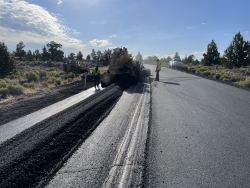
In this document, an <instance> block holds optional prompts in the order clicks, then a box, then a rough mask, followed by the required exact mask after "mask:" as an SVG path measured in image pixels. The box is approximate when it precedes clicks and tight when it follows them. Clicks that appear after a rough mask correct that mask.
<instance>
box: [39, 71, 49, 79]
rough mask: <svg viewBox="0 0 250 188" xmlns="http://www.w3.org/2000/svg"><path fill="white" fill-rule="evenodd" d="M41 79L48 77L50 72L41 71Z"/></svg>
mask: <svg viewBox="0 0 250 188" xmlns="http://www.w3.org/2000/svg"><path fill="white" fill-rule="evenodd" d="M39 76H40V78H46V77H47V76H48V72H47V71H45V70H42V71H40V73H39Z"/></svg>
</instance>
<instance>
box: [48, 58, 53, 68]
mask: <svg viewBox="0 0 250 188" xmlns="http://www.w3.org/2000/svg"><path fill="white" fill-rule="evenodd" d="M47 66H48V67H52V66H53V62H52V60H51V59H49V61H48V62H47Z"/></svg>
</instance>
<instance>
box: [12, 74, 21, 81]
mask: <svg viewBox="0 0 250 188" xmlns="http://www.w3.org/2000/svg"><path fill="white" fill-rule="evenodd" d="M19 77H20V76H19V75H15V74H12V75H11V76H10V79H11V80H13V79H18V78H19Z"/></svg>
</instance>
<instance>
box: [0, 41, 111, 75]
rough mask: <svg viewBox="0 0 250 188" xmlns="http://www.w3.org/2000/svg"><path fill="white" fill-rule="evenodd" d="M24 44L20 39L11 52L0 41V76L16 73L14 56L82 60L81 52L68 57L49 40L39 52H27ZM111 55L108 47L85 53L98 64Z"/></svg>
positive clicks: (59, 60)
mask: <svg viewBox="0 0 250 188" xmlns="http://www.w3.org/2000/svg"><path fill="white" fill-rule="evenodd" d="M24 48H25V45H24V43H23V42H22V41H20V42H19V43H18V44H17V45H16V50H13V51H12V53H10V52H9V51H8V48H7V46H6V45H5V43H4V42H0V77H5V76H6V75H11V74H16V73H17V71H18V70H17V66H16V61H15V57H17V58H19V59H20V60H26V61H35V60H39V61H48V62H51V63H52V61H57V62H66V61H68V60H69V59H70V60H75V59H76V60H83V54H82V52H81V51H79V52H78V53H77V54H76V55H75V53H70V54H69V55H68V58H67V57H66V56H64V52H63V51H62V50H61V48H62V45H61V44H59V43H56V42H54V41H51V42H50V43H48V44H47V45H44V47H43V48H42V51H41V52H40V51H39V50H38V49H37V50H35V51H34V52H33V53H32V52H31V50H28V51H27V52H26V51H25V50H24ZM112 57H113V53H112V51H111V50H110V49H108V50H105V51H104V52H103V53H102V52H101V51H100V50H98V51H97V52H95V50H94V49H93V50H92V53H91V54H89V55H87V57H86V59H87V60H91V59H92V60H94V61H97V62H98V63H99V64H103V65H108V64H109V63H110V62H111V59H112Z"/></svg>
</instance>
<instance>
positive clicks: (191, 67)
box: [144, 32, 250, 88]
mask: <svg viewBox="0 0 250 188" xmlns="http://www.w3.org/2000/svg"><path fill="white" fill-rule="evenodd" d="M157 58H158V57H157V56H148V58H147V59H146V60H144V63H150V64H155V63H156V59H157ZM172 60H175V61H179V62H181V63H182V64H178V66H170V65H171V63H170V62H171V61H172ZM160 61H161V62H162V66H166V67H171V68H175V69H179V70H182V71H186V72H190V73H194V74H199V75H204V76H207V77H211V78H214V67H215V65H216V79H220V80H223V81H225V82H233V83H236V84H238V85H241V86H244V87H248V88H250V41H245V40H244V38H243V36H242V35H241V34H240V32H239V33H237V34H236V35H235V36H234V37H233V40H232V42H231V43H230V44H229V46H228V47H227V49H226V50H224V54H223V56H221V55H220V53H219V52H218V48H217V45H216V43H215V42H214V40H212V42H211V43H209V44H208V46H207V52H206V53H203V58H202V59H201V60H197V59H195V56H194V55H189V56H187V55H186V56H185V58H183V59H181V58H180V56H179V53H178V52H176V53H175V55H174V57H173V58H171V57H170V56H168V57H167V58H165V57H164V58H161V59H160Z"/></svg>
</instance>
